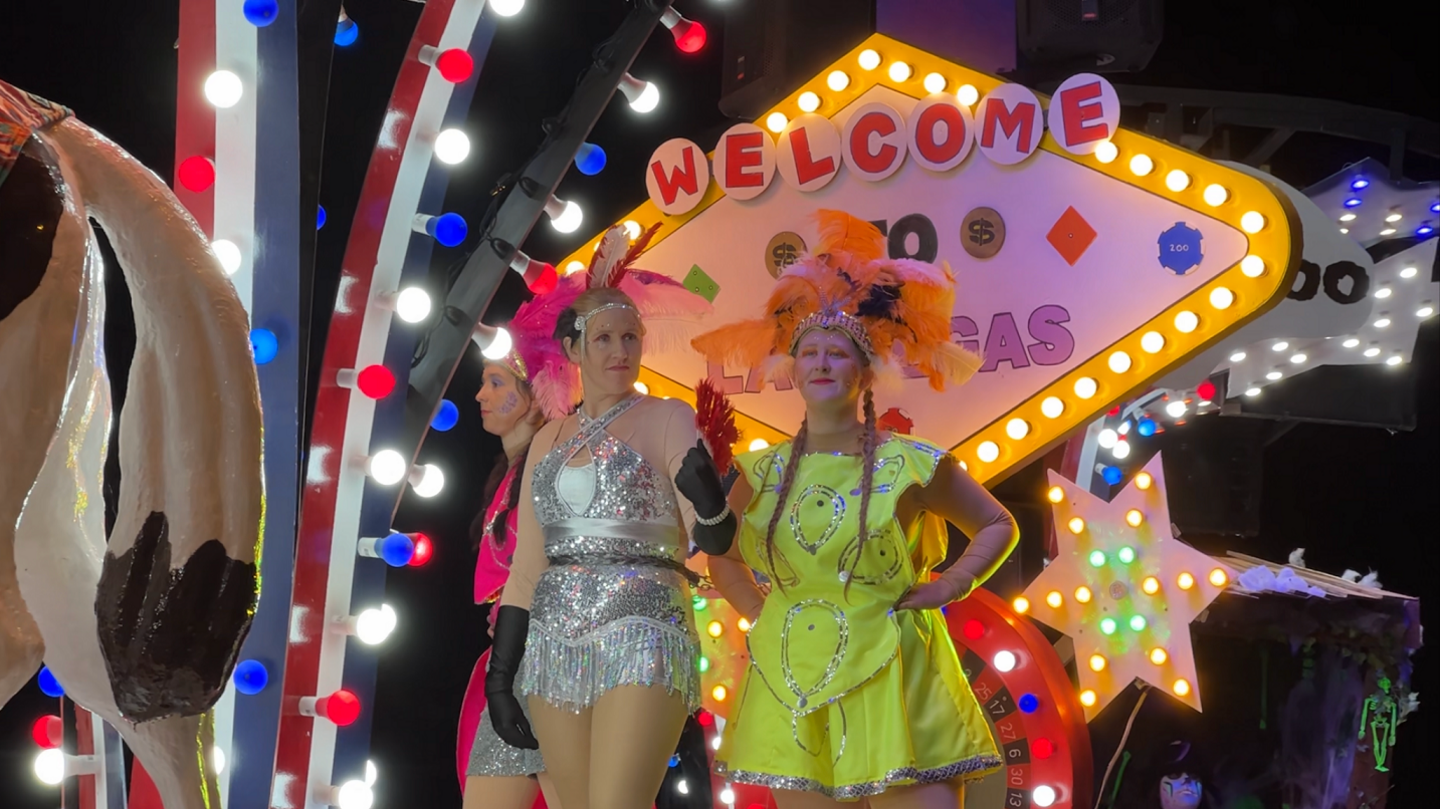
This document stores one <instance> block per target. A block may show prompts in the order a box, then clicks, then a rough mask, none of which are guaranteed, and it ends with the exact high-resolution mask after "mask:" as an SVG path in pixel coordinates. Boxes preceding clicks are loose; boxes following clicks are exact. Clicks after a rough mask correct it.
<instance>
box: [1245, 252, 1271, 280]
mask: <svg viewBox="0 0 1440 809" xmlns="http://www.w3.org/2000/svg"><path fill="white" fill-rule="evenodd" d="M1240 272H1242V273H1244V274H1245V277H1246V278H1259V277H1260V276H1262V275H1264V274H1265V259H1263V258H1261V257H1259V256H1257V255H1254V254H1251V255H1248V256H1246V257H1245V258H1242V259H1240Z"/></svg>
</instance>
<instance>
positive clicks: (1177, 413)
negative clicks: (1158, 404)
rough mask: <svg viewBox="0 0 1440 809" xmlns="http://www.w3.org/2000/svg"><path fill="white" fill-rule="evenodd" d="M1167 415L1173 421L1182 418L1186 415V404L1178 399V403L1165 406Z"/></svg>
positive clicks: (1174, 402)
mask: <svg viewBox="0 0 1440 809" xmlns="http://www.w3.org/2000/svg"><path fill="white" fill-rule="evenodd" d="M1165 414H1166V415H1168V416H1169V417H1170V418H1172V419H1178V418H1180V417H1181V416H1183V415H1185V403H1184V402H1182V401H1179V400H1178V399H1177V400H1176V401H1173V402H1171V403H1170V404H1167V405H1165Z"/></svg>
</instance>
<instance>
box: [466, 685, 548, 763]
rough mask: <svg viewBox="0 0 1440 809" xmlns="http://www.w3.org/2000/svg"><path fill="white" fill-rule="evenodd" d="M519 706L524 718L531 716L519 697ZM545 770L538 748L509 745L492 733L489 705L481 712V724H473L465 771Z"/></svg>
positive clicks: (493, 727) (493, 729)
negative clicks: (525, 748)
mask: <svg viewBox="0 0 1440 809" xmlns="http://www.w3.org/2000/svg"><path fill="white" fill-rule="evenodd" d="M520 709H521V710H522V711H524V712H525V718H526V719H527V720H528V719H529V718H530V709H529V707H528V706H526V705H525V700H523V699H522V700H520ZM544 771H545V761H544V759H542V758H541V757H540V751H539V750H522V749H520V748H518V747H511V746H510V745H508V744H506V743H505V742H503V741H501V739H500V737H499V736H496V735H495V726H494V725H492V724H491V723H490V708H489V707H488V706H487V707H486V708H485V710H484V711H483V712H482V713H481V714H480V724H479V725H478V726H477V727H476V728H475V744H474V746H473V747H471V748H470V764H469V766H467V767H466V768H465V774H466V775H486V776H492V777H505V776H515V775H534V774H535V773H538V772H544Z"/></svg>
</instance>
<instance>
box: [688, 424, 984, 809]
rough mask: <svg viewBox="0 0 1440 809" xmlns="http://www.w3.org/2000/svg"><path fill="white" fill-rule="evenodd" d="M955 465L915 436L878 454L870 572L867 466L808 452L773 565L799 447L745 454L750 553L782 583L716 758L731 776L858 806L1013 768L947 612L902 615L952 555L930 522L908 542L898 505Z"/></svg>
mask: <svg viewBox="0 0 1440 809" xmlns="http://www.w3.org/2000/svg"><path fill="white" fill-rule="evenodd" d="M944 456H945V451H944V450H942V449H940V448H938V447H936V446H934V445H933V444H929V443H927V442H925V441H921V440H919V439H916V438H910V437H907V436H892V437H891V438H890V439H888V440H887V441H885V442H884V443H883V444H882V445H881V446H880V447H879V448H878V450H877V452H876V465H875V476H874V484H873V487H872V489H871V494H870V507H869V519H868V520H867V521H868V522H869V524H870V534H869V539H868V540H867V541H866V543H865V548H864V551H863V557H862V558H861V559H860V562H859V564H858V565H856V564H855V554H856V549H857V545H858V542H857V540H858V532H857V530H856V525H857V520H858V519H859V517H858V515H859V511H860V490H859V485H860V464H861V459H860V458H859V457H858V456H854V455H840V454H829V453H807V454H805V455H804V456H802V460H803V462H802V464H801V466H800V468H799V469H798V470H797V472H796V476H795V481H794V483H793V485H792V488H791V491H790V497H789V501H788V503H787V504H786V505H787V507H788V512H789V513H788V519H786V516H785V515H784V514H782V516H781V519H780V522H779V524H778V525H777V527H776V529H775V548H774V567H773V569H772V567H771V565H770V564H769V563H768V560H767V559H766V555H765V548H764V546H765V530H766V527H767V526H768V525H769V522H770V515H771V514H772V513H773V511H774V509H775V507H776V502H775V501H776V495H775V489H776V488H777V486H778V484H779V482H780V480H781V474H782V472H783V471H784V465H785V464H786V463H788V462H789V460H790V444H789V443H788V442H787V443H784V444H781V445H779V446H776V447H771V448H769V449H765V450H760V451H757V452H751V453H747V454H745V455H742V456H740V457H739V458H738V459H737V465H738V466H739V467H740V469H741V470H742V472H743V473H744V474H745V478H746V480H747V481H749V483H750V485H751V487H752V488H753V490H754V491H755V493H756V494H755V496H754V497H753V498H752V499H751V501H750V505H749V506H748V507H747V508H746V509H745V514H744V520H743V522H742V527H741V534H740V543H741V545H740V550H741V553H742V555H743V556H744V559H745V562H746V563H747V564H748V565H750V567H751V568H753V569H755V570H758V571H760V572H762V573H764V574H765V575H767V576H769V577H770V579H771V581H772V583H773V584H772V588H771V591H770V594H769V595H768V596H767V597H766V599H765V606H764V608H763V609H762V610H761V612H760V617H759V619H758V620H757V621H756V622H755V625H754V626H753V627H751V629H750V632H749V635H748V637H747V641H746V642H747V644H748V647H749V653H750V666H749V668H748V669H747V670H746V672H745V676H744V678H743V680H742V682H741V684H740V686H739V699H738V700H737V702H736V704H735V707H734V708H733V709H732V713H731V715H730V721H729V722H728V723H727V724H726V726H725V732H724V738H723V740H722V742H721V745H720V750H719V752H718V753H717V754H716V760H715V766H716V771H717V772H719V773H722V774H724V776H725V778H726V779H727V780H730V781H732V782H736V783H742V784H759V785H762V786H767V787H771V788H772V789H789V790H798V791H805V792H816V793H820V794H823V795H826V796H829V797H832V798H838V799H858V798H862V797H865V796H867V795H877V794H880V793H882V792H884V791H885V790H886V789H887V788H890V787H896V786H902V785H908V784H930V783H937V782H944V781H949V780H951V779H954V778H959V777H964V778H966V779H967V780H968V779H971V778H979V777H981V776H984V775H987V774H989V773H990V772H993V771H995V770H997V769H999V768H1000V764H1001V761H1000V757H999V755H998V754H997V750H996V747H995V741H994V739H993V738H992V737H991V735H990V728H989V725H988V724H987V723H986V721H985V718H984V715H983V714H982V713H981V711H980V706H979V704H977V703H976V701H975V696H974V694H972V693H971V691H970V685H969V683H967V682H966V681H965V677H964V675H963V673H962V672H961V669H960V660H959V658H958V657H957V656H956V654H955V647H954V645H953V644H952V643H951V641H950V636H949V634H948V633H947V632H946V630H945V620H944V618H943V617H942V616H941V614H940V611H939V610H893V609H891V608H892V606H893V605H894V604H895V602H896V601H898V600H899V599H900V597H901V596H903V595H904V594H905V592H906V590H908V589H909V588H910V586H911V585H912V584H914V583H915V582H917V581H920V580H922V579H924V580H927V581H928V580H929V574H930V569H931V568H932V567H934V566H935V565H936V564H938V563H939V562H940V561H941V560H943V559H944V558H945V549H946V544H947V535H946V529H945V524H944V521H943V520H941V519H940V518H939V517H937V516H935V515H932V514H922V515H921V516H920V517H919V518H918V519H917V520H916V521H915V524H914V525H913V526H912V528H911V530H910V532H909V534H908V535H907V534H905V533H904V532H902V529H901V526H900V524H899V521H898V520H897V519H896V516H895V515H896V508H897V505H898V503H899V499H900V495H901V494H903V493H904V492H905V490H906V489H908V488H909V487H910V486H912V485H916V484H918V485H921V486H924V485H926V484H927V483H929V481H930V479H931V477H932V476H933V475H934V473H935V468H936V466H937V465H938V463H939V461H940V459H941V458H943V457H944ZM852 566H853V569H854V573H853V574H849V573H848V571H850V570H851V569H852ZM850 578H853V581H851V582H850V589H849V592H848V593H846V592H845V584H846V580H847V579H850ZM781 585H783V587H782V586H781Z"/></svg>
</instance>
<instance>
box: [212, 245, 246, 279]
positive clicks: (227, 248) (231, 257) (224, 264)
mask: <svg viewBox="0 0 1440 809" xmlns="http://www.w3.org/2000/svg"><path fill="white" fill-rule="evenodd" d="M210 250H211V252H213V253H214V254H215V258H218V259H220V269H222V270H224V271H225V274H226V275H234V274H235V271H236V270H238V269H240V264H241V261H242V257H241V255H240V247H239V245H237V244H235V243H234V242H232V241H230V240H229V239H216V240H215V241H213V242H211V243H210Z"/></svg>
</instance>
